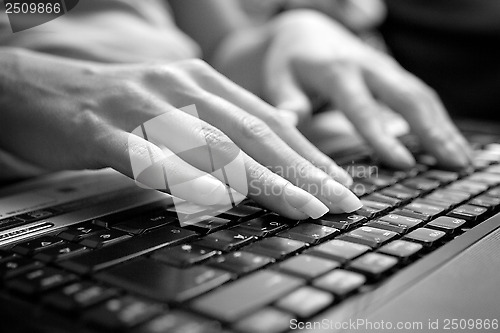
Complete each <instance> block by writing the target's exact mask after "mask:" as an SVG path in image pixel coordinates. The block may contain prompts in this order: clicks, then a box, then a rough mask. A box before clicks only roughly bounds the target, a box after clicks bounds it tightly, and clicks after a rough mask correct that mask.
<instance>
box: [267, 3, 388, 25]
mask: <svg viewBox="0 0 500 333" xmlns="http://www.w3.org/2000/svg"><path fill="white" fill-rule="evenodd" d="M266 1H267V0H266ZM286 8H290V9H298V8H310V9H315V10H318V11H320V12H322V13H324V14H326V15H329V16H330V17H332V18H333V19H335V20H337V21H338V22H340V23H342V24H343V25H345V26H346V27H347V28H349V29H351V30H353V31H362V30H368V29H372V28H374V27H376V26H377V25H378V24H380V23H381V22H382V21H383V20H384V19H385V15H386V11H387V9H386V7H385V4H384V2H383V1H381V0H370V1H366V0H287V1H286Z"/></svg>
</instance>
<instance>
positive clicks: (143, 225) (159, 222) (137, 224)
mask: <svg viewBox="0 0 500 333" xmlns="http://www.w3.org/2000/svg"><path fill="white" fill-rule="evenodd" d="M176 221H177V217H175V216H173V215H172V214H171V213H170V212H167V211H166V210H165V209H156V210H154V211H152V212H147V213H145V214H141V215H140V216H138V217H135V218H133V219H129V220H126V221H124V222H120V223H117V224H114V225H113V226H112V228H113V229H116V230H121V231H124V232H128V233H131V234H134V235H138V234H142V233H145V232H148V231H151V230H153V229H156V228H159V227H163V226H166V225H167V224H171V223H174V222H176Z"/></svg>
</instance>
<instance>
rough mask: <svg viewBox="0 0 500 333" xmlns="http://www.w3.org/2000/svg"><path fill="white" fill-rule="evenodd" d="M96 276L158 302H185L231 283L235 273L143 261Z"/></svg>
mask: <svg viewBox="0 0 500 333" xmlns="http://www.w3.org/2000/svg"><path fill="white" fill-rule="evenodd" d="M145 273H147V274H145ZM95 277H96V278H97V279H99V280H101V281H104V282H106V283H108V284H110V285H113V286H116V287H120V288H123V289H126V290H129V291H131V292H133V293H135V294H138V295H142V296H145V297H147V298H151V299H154V300H159V301H163V302H171V301H175V302H184V301H186V300H188V299H191V298H193V297H195V296H198V295H199V294H202V293H204V292H206V291H208V290H211V289H214V288H216V287H218V286H220V285H221V284H223V283H225V282H227V281H229V280H230V279H231V274H229V273H227V272H224V271H221V270H218V269H215V268H210V267H206V266H201V265H197V266H192V267H189V268H177V267H173V266H167V265H164V264H162V263H159V262H157V261H154V260H150V259H142V258H141V259H137V260H134V261H130V262H127V263H124V264H122V265H119V266H116V267H114V268H111V269H109V270H106V271H104V272H102V273H99V274H97V275H96V276H95Z"/></svg>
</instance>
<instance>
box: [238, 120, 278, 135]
mask: <svg viewBox="0 0 500 333" xmlns="http://www.w3.org/2000/svg"><path fill="white" fill-rule="evenodd" d="M240 127H241V128H240V129H241V132H242V133H243V135H244V136H245V137H247V138H250V139H257V140H259V139H264V138H266V137H268V136H269V135H271V133H272V131H271V129H270V128H269V126H268V125H267V124H266V123H265V122H264V121H262V120H261V119H259V118H257V117H254V116H251V115H245V116H243V117H242V118H241V120H240Z"/></svg>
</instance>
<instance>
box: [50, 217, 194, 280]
mask: <svg viewBox="0 0 500 333" xmlns="http://www.w3.org/2000/svg"><path fill="white" fill-rule="evenodd" d="M193 237H196V233H194V232H193V231H189V230H184V229H181V228H176V227H172V226H166V227H164V228H161V229H158V230H156V231H155V232H149V233H146V234H143V235H141V236H135V237H132V238H130V239H128V240H126V241H123V242H121V243H118V244H115V245H110V246H106V247H103V248H101V249H98V250H95V251H90V252H87V253H84V254H82V255H80V256H77V257H73V258H70V259H68V260H63V261H61V262H60V263H59V264H60V265H61V266H62V267H64V268H66V269H69V270H71V271H74V272H77V273H80V274H86V273H90V272H92V271H98V270H101V269H104V268H107V267H111V266H113V265H116V264H119V263H121V262H124V261H126V260H130V259H133V258H136V257H139V256H141V255H143V254H146V253H148V252H152V251H154V250H157V249H160V248H162V247H165V246H172V245H176V244H179V243H184V242H186V241H187V240H189V239H192V238H193Z"/></svg>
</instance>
